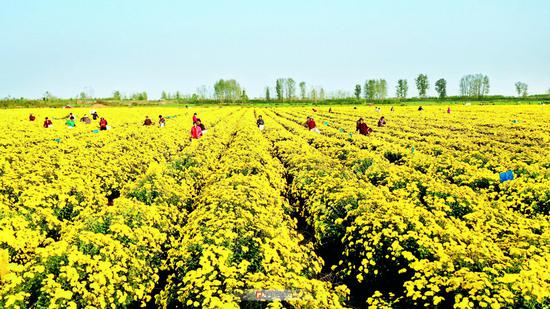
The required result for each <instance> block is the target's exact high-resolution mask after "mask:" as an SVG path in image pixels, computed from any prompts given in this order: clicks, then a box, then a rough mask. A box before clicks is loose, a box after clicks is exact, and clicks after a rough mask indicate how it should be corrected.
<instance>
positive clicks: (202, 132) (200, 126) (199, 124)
mask: <svg viewBox="0 0 550 309" xmlns="http://www.w3.org/2000/svg"><path fill="white" fill-rule="evenodd" d="M197 126H198V127H199V128H201V135H202V134H204V133H206V127H205V126H204V124H203V123H202V121H201V120H200V119H199V118H197Z"/></svg>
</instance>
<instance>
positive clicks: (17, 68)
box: [0, 0, 550, 98]
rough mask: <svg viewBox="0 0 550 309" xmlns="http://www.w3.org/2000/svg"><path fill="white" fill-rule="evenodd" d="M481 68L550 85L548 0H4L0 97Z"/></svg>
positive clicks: (337, 82)
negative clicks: (228, 80)
mask: <svg viewBox="0 0 550 309" xmlns="http://www.w3.org/2000/svg"><path fill="white" fill-rule="evenodd" d="M418 73H426V74H428V77H429V80H430V93H431V94H434V87H433V83H434V82H435V80H436V79H438V78H441V77H443V78H446V79H447V81H448V92H449V94H456V93H457V92H458V83H459V80H460V77H462V76H463V75H465V74H468V73H484V74H487V75H489V77H490V79H491V94H496V93H498V94H506V95H511V94H514V83H515V82H516V81H518V80H520V81H523V82H526V83H527V84H528V85H529V92H530V93H543V92H546V90H547V89H548V88H550V1H546V0H524V1H510V0H500V1H497V0H490V1H488V0H486V1H473V0H467V1H458V0H456V1H435V0H433V1H428V0H426V1H404V0H403V1H350V0H348V1H344V0H341V1H310V0H306V1H290V0H288V1H287V0H280V1H258V0H256V1H252V0H251V1H138V0H133V1H116V0H100V1H98V0H94V1H92V0H90V1H74V0H73V1H69V0H50V1H38V0H35V1H32V0H19V1H16V0H0V97H6V96H8V95H10V96H12V97H20V96H25V97H39V96H41V95H42V94H43V93H44V91H46V90H49V91H50V92H52V93H53V94H54V95H57V96H62V97H74V96H76V95H77V94H78V93H79V92H80V91H82V90H88V91H89V92H91V91H90V89H93V94H94V95H95V96H108V95H110V94H111V93H112V91H113V90H115V89H118V90H120V91H121V92H123V93H131V92H137V91H143V90H145V91H147V92H148V93H149V95H150V97H152V98H156V97H158V96H159V95H160V92H161V91H162V90H167V91H176V90H180V91H182V92H186V93H189V92H193V91H195V89H196V88H197V87H198V86H201V85H208V86H211V85H212V84H213V82H214V81H215V80H216V79H219V78H235V79H237V80H238V81H239V82H240V83H241V85H242V86H244V87H245V88H246V89H247V91H248V93H249V95H250V96H251V97H254V96H260V95H261V96H263V94H264V88H265V86H266V85H270V86H273V84H274V82H275V79H276V78H277V77H293V78H294V79H295V80H297V81H301V80H304V81H306V83H307V84H308V85H314V86H323V87H324V88H325V89H326V90H327V91H331V90H338V89H342V90H346V91H350V92H351V91H353V87H354V85H355V84H356V83H358V82H360V83H361V84H362V83H363V82H364V81H365V79H368V78H386V79H387V80H388V83H389V92H390V94H391V95H394V92H395V91H394V89H395V84H396V80H397V79H399V78H407V79H408V80H409V96H411V95H414V96H416V95H417V92H416V90H414V89H413V88H414V87H413V83H414V81H413V79H414V77H415V76H416V75H417V74H418Z"/></svg>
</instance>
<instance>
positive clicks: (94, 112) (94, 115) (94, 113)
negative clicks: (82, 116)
mask: <svg viewBox="0 0 550 309" xmlns="http://www.w3.org/2000/svg"><path fill="white" fill-rule="evenodd" d="M92 118H94V120H97V118H99V115H98V114H97V112H96V111H92Z"/></svg>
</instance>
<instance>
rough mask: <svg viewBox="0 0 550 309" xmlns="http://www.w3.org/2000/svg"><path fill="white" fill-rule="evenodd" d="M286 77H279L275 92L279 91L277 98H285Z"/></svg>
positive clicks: (280, 99)
mask: <svg viewBox="0 0 550 309" xmlns="http://www.w3.org/2000/svg"><path fill="white" fill-rule="evenodd" d="M284 83H285V80H284V78H279V79H277V81H276V82H275V92H277V100H279V101H282V100H283V98H284V92H283V91H284V89H283V88H284Z"/></svg>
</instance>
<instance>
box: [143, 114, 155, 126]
mask: <svg viewBox="0 0 550 309" xmlns="http://www.w3.org/2000/svg"><path fill="white" fill-rule="evenodd" d="M152 124H153V121H152V120H151V119H149V116H145V121H144V122H143V125H144V126H150V125H152Z"/></svg>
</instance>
